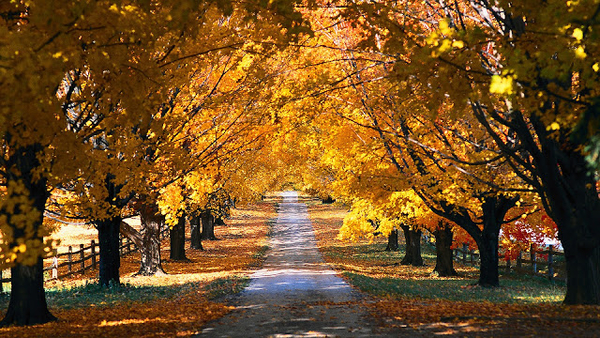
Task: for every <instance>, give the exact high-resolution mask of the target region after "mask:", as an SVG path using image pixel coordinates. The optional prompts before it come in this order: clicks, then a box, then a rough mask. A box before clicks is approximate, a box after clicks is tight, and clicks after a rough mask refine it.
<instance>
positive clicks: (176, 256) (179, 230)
mask: <svg viewBox="0 0 600 338" xmlns="http://www.w3.org/2000/svg"><path fill="white" fill-rule="evenodd" d="M169 237H170V239H171V253H170V257H169V258H170V259H172V260H176V261H187V260H189V259H188V258H187V257H186V256H185V215H181V216H180V217H179V220H178V222H177V225H175V226H174V227H173V228H172V229H171V231H170V236H169Z"/></svg>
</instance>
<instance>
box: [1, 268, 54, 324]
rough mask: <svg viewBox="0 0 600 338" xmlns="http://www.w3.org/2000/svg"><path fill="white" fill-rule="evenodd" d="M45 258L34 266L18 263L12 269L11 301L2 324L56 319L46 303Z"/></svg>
mask: <svg viewBox="0 0 600 338" xmlns="http://www.w3.org/2000/svg"><path fill="white" fill-rule="evenodd" d="M43 268H44V267H43V259H42V258H41V257H40V258H39V259H38V262H37V263H36V264H35V265H33V266H25V265H17V266H15V267H13V268H11V269H10V272H11V291H10V303H9V304H8V310H7V312H6V316H5V317H4V319H3V320H2V322H0V326H7V325H13V324H14V325H34V324H43V323H47V322H50V321H53V320H56V317H54V316H53V315H52V314H51V313H50V311H48V305H47V303H46V294H45V292H44V275H43Z"/></svg>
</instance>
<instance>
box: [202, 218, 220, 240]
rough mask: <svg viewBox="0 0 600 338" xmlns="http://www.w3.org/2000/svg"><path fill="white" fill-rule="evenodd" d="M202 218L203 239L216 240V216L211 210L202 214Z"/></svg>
mask: <svg viewBox="0 0 600 338" xmlns="http://www.w3.org/2000/svg"><path fill="white" fill-rule="evenodd" d="M200 218H201V219H202V235H201V237H202V239H207V240H211V241H213V240H216V239H217V237H216V236H215V222H214V221H215V218H214V216H213V215H212V214H211V213H210V211H204V212H202V214H201V215H200Z"/></svg>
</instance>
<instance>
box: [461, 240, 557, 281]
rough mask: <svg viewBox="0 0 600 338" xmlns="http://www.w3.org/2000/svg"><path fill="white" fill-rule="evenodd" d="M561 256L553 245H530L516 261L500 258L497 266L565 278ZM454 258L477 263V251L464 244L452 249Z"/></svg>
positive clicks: (468, 262) (552, 278)
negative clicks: (543, 246) (459, 247)
mask: <svg viewBox="0 0 600 338" xmlns="http://www.w3.org/2000/svg"><path fill="white" fill-rule="evenodd" d="M500 257H504V255H500ZM563 257H564V253H563V252H561V251H557V250H556V249H555V248H554V246H553V245H550V246H548V248H547V249H545V250H536V249H535V247H534V246H533V245H532V246H531V248H530V249H529V251H526V252H519V255H518V256H517V259H516V262H512V261H511V260H510V259H509V260H503V259H501V260H500V263H499V266H498V268H499V269H502V270H504V271H506V272H510V271H515V272H519V273H527V274H534V275H538V276H544V277H546V278H548V279H549V280H565V278H566V277H565V274H564V272H565V262H564V258H563ZM527 258H529V259H527ZM454 260H455V261H457V262H460V263H463V264H470V265H479V253H477V251H475V250H469V247H468V245H467V244H464V245H463V247H462V248H461V249H454ZM503 262H504V265H502V263H503ZM513 263H514V264H513Z"/></svg>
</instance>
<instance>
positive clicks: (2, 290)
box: [0, 269, 4, 293]
mask: <svg viewBox="0 0 600 338" xmlns="http://www.w3.org/2000/svg"><path fill="white" fill-rule="evenodd" d="M0 293H4V283H2V270H1V269H0Z"/></svg>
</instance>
